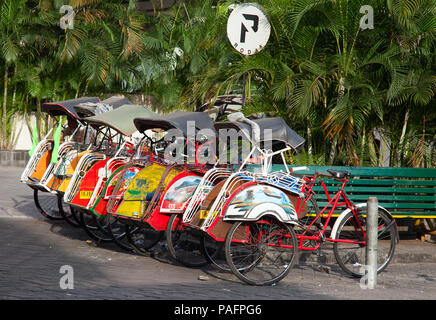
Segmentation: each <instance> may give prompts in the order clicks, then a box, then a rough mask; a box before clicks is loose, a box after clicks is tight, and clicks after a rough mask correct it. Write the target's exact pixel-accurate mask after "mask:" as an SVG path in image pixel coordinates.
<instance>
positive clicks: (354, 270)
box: [222, 170, 399, 285]
mask: <svg viewBox="0 0 436 320" xmlns="http://www.w3.org/2000/svg"><path fill="white" fill-rule="evenodd" d="M327 171H328V172H329V173H328V174H327V173H320V172H316V173H315V174H314V175H313V176H302V180H303V183H302V187H301V192H300V195H299V196H300V199H299V200H298V201H297V202H296V203H295V202H294V208H295V211H294V213H295V214H294V217H296V216H298V219H291V220H287V221H284V220H283V219H281V218H280V217H281V215H280V214H277V212H274V208H273V207H271V208H270V209H265V210H264V211H263V212H262V213H257V217H258V218H257V220H256V221H252V220H251V221H248V220H245V221H244V220H241V219H240V218H238V220H239V221H237V222H235V223H233V225H232V227H231V228H230V230H229V232H228V233H227V236H226V240H225V253H226V261H227V263H228V265H229V266H230V269H231V270H232V272H233V273H234V274H235V275H236V276H237V277H238V278H239V279H241V280H242V281H244V282H246V283H248V284H252V285H270V284H274V283H277V282H279V281H280V280H281V279H283V278H284V277H285V276H286V275H287V274H288V273H289V271H290V269H291V268H292V266H293V265H294V264H295V260H296V257H297V255H298V251H299V250H307V251H315V250H318V249H319V248H320V246H321V245H322V244H323V243H326V242H331V243H333V251H334V255H335V258H336V261H337V262H338V264H339V266H340V267H341V268H342V269H343V270H344V271H345V272H346V273H347V274H350V275H352V276H354V277H362V276H363V275H364V274H365V268H364V266H365V265H366V261H365V260H366V258H365V247H366V235H367V231H366V225H367V224H366V213H367V204H366V203H361V204H354V203H353V202H352V201H351V199H350V197H349V195H348V194H347V193H346V192H345V190H344V188H345V186H346V184H347V182H348V181H349V179H350V173H349V172H348V171H337V170H327ZM321 177H328V178H330V179H334V180H335V181H336V182H338V183H339V184H340V187H339V188H338V191H337V192H336V194H334V195H331V194H330V193H329V192H328V190H327V187H326V184H325V182H324V181H323V179H322V178H321ZM317 183H320V188H319V189H321V190H323V191H324V193H325V195H326V197H327V201H328V203H327V204H326V205H325V206H324V207H323V209H322V210H319V208H318V204H317V201H316V199H315V197H316V196H315V195H316V193H315V191H314V187H315V184H317ZM257 185H258V186H259V187H265V186H266V187H269V188H271V184H266V183H257ZM275 187H277V186H275ZM247 188H251V192H253V191H252V189H253V184H252V183H251V184H247ZM278 189H280V188H278ZM282 191H285V192H286V190H283V189H282ZM242 192H244V188H239V189H238V191H237V193H238V194H241V193H242ZM230 198H235V199H236V195H233V194H232V195H231V196H230ZM239 198H241V197H239ZM228 203H229V205H230V206H231V203H232V202H231V201H230V200H229V201H228ZM308 203H310V205H308ZM243 205H244V204H243V203H242V204H241V203H238V206H239V207H240V208H241V207H242V206H243ZM263 205H265V204H263ZM230 206H229V207H230ZM229 207H228V208H229ZM282 207H283V206H282ZM342 207H343V208H344V209H345V210H343V211H342V212H341V213H340V214H339V215H338V216H337V218H336V221H335V222H334V224H333V226H332V228H331V229H329V228H328V226H329V225H330V224H331V222H332V221H333V220H332V217H334V216H335V211H336V210H337V209H340V208H342ZM228 208H224V210H223V212H224V216H223V217H222V219H223V220H224V221H229V219H228V218H226V216H227V217H230V216H231V213H229V212H226V211H229V210H228ZM309 210H311V211H309ZM398 239H399V237H398V229H397V225H396V223H395V220H394V218H393V216H392V215H391V214H390V213H389V212H388V211H387V210H386V209H384V208H383V207H380V206H379V207H378V268H377V271H378V272H381V271H382V270H384V269H385V268H386V267H387V265H388V264H389V262H390V261H391V260H392V257H393V254H394V251H395V245H396V243H397V242H398Z"/></svg>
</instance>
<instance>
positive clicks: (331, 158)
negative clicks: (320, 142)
mask: <svg viewBox="0 0 436 320" xmlns="http://www.w3.org/2000/svg"><path fill="white" fill-rule="evenodd" d="M337 143H338V139H337V138H333V140H332V144H331V148H330V155H329V165H333V161H334V160H335V156H336V145H337Z"/></svg>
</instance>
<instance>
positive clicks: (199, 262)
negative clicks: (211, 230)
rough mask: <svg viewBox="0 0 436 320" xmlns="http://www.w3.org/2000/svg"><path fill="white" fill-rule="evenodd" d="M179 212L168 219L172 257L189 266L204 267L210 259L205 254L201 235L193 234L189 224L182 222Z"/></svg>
mask: <svg viewBox="0 0 436 320" xmlns="http://www.w3.org/2000/svg"><path fill="white" fill-rule="evenodd" d="M178 217H181V216H180V215H178V214H173V215H172V216H171V218H170V220H169V221H168V225H167V230H166V232H165V236H166V240H167V247H168V251H169V252H170V254H171V257H172V258H173V259H175V260H176V261H178V262H180V263H181V264H183V265H184V266H187V267H192V268H196V267H202V266H205V265H206V264H208V260H207V259H206V257H205V256H204V255H203V252H202V245H201V242H202V241H203V240H202V237H204V235H201V236H195V235H193V232H191V231H190V230H189V229H187V226H186V225H185V224H184V223H183V222H182V219H178Z"/></svg>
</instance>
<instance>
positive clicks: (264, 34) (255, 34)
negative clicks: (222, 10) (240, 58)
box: [227, 3, 271, 56]
mask: <svg viewBox="0 0 436 320" xmlns="http://www.w3.org/2000/svg"><path fill="white" fill-rule="evenodd" d="M270 33H271V25H270V23H269V21H268V17H267V16H266V14H265V12H264V11H263V9H262V7H261V6H259V5H258V4H256V3H244V4H241V5H238V6H237V7H236V8H235V9H233V11H232V13H231V14H230V16H229V19H228V20H227V37H228V38H229V40H230V43H231V44H232V46H233V48H235V50H237V51H239V52H240V53H242V54H243V55H246V56H250V55H252V54H255V53H257V52H259V51H260V50H262V49H263V48H264V47H265V45H266V44H267V42H268V39H269V36H270Z"/></svg>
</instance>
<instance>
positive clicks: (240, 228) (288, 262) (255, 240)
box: [225, 217, 298, 285]
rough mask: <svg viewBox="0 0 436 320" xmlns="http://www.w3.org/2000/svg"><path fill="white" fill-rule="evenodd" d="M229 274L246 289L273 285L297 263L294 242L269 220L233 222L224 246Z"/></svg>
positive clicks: (290, 233)
mask: <svg viewBox="0 0 436 320" xmlns="http://www.w3.org/2000/svg"><path fill="white" fill-rule="evenodd" d="M225 251H226V260H227V263H228V264H229V266H230V268H231V270H232V272H233V274H234V275H236V276H237V277H238V278H239V279H240V280H242V281H244V282H246V283H248V284H250V285H273V284H276V283H277V282H279V281H280V280H282V279H283V278H284V277H285V276H286V275H287V274H288V273H289V271H290V270H291V269H292V267H293V266H294V264H295V261H296V260H297V255H298V242H297V236H296V234H295V232H294V230H293V229H292V228H290V227H289V226H288V225H286V224H283V223H281V222H279V221H278V220H276V219H275V218H272V217H263V218H262V219H261V220H258V221H253V222H242V221H239V222H236V223H234V224H233V226H232V227H231V228H230V230H229V232H228V233H227V236H226V242H225Z"/></svg>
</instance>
